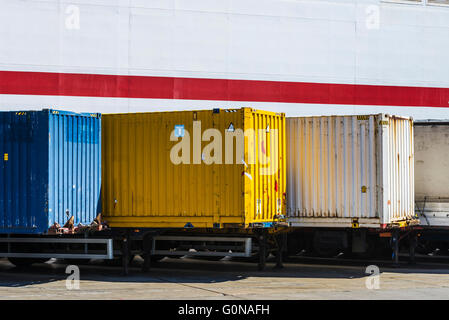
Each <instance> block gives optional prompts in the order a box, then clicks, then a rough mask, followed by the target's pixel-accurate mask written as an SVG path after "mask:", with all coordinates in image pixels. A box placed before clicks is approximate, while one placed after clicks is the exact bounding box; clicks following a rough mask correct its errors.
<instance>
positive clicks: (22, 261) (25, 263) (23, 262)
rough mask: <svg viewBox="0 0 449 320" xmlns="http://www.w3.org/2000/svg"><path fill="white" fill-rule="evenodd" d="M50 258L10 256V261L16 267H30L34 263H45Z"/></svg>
mask: <svg viewBox="0 0 449 320" xmlns="http://www.w3.org/2000/svg"><path fill="white" fill-rule="evenodd" d="M48 260H50V259H47V258H8V261H9V262H11V263H12V264H13V265H15V266H16V267H29V266H31V265H32V264H33V263H44V262H47V261H48Z"/></svg>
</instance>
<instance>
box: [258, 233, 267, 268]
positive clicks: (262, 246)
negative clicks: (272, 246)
mask: <svg viewBox="0 0 449 320" xmlns="http://www.w3.org/2000/svg"><path fill="white" fill-rule="evenodd" d="M258 237H259V239H258V240H259V264H258V269H259V271H263V270H264V269H265V265H266V260H267V232H266V230H262V231H261V232H260V233H259V234H258Z"/></svg>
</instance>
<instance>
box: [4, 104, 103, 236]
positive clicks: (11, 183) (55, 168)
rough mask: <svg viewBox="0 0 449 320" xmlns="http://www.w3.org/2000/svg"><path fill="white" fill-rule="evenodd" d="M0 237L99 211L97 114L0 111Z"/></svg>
mask: <svg viewBox="0 0 449 320" xmlns="http://www.w3.org/2000/svg"><path fill="white" fill-rule="evenodd" d="M0 137H1V138H0V153H1V154H3V157H2V159H1V160H2V163H1V165H0V233H18V234H20V233H32V234H38V233H46V232H47V231H48V228H49V227H50V226H51V225H53V223H55V222H57V223H59V224H60V225H63V224H64V223H65V222H66V221H67V220H68V217H67V213H68V214H69V216H72V215H73V216H74V223H75V225H78V224H79V223H82V224H89V223H90V222H92V220H93V219H94V218H95V217H96V215H97V214H98V213H99V212H100V187H101V174H100V172H101V159H100V156H101V116H100V115H98V114H77V113H71V112H64V111H57V110H42V111H18V112H0Z"/></svg>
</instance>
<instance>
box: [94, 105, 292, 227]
mask: <svg viewBox="0 0 449 320" xmlns="http://www.w3.org/2000/svg"><path fill="white" fill-rule="evenodd" d="M211 129H216V130H211ZM251 132H252V133H251ZM250 133H251V134H250ZM244 135H247V136H246V137H244ZM240 138H242V140H241V139H240ZM243 138H244V139H243ZM239 141H244V143H239ZM228 146H231V147H230V148H228ZM212 149H213V150H212ZM284 155H285V115H284V114H276V113H272V112H263V111H256V110H252V109H250V108H243V109H229V110H218V109H215V110H202V111H181V112H157V113H136V114H110V115H103V190H102V192H103V193H102V195H103V197H102V198H103V209H104V210H103V215H104V217H105V219H106V220H107V221H108V222H109V224H110V226H112V227H148V228H151V227H173V228H184V227H190V228H191V227H194V228H212V227H214V228H223V227H238V228H241V227H251V226H271V225H272V224H273V222H275V221H277V220H278V218H280V217H278V216H280V215H283V214H285V203H284V197H285V188H286V181H285V174H286V171H285V156H284ZM242 160H243V161H242Z"/></svg>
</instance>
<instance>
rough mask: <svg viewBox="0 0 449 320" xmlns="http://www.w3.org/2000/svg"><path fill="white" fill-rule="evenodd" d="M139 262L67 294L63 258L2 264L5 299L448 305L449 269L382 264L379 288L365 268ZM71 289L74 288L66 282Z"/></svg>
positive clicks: (83, 275)
mask: <svg viewBox="0 0 449 320" xmlns="http://www.w3.org/2000/svg"><path fill="white" fill-rule="evenodd" d="M141 263H142V260H141V259H140V257H138V258H136V259H135V261H134V262H133V267H132V268H131V274H130V275H129V276H127V277H124V276H122V275H120V271H121V269H120V268H119V267H112V266H104V265H103V264H101V261H93V262H91V263H89V264H88V265H81V266H80V282H79V289H73V290H68V289H67V287H66V278H67V276H68V274H66V273H65V271H66V267H67V265H66V264H64V263H62V262H61V261H58V260H52V261H49V262H47V263H42V264H36V265H33V266H32V267H30V268H27V269H18V268H15V267H14V266H13V265H12V264H10V263H9V262H8V261H7V260H6V259H0V299H45V300H49V299H64V300H67V299H193V300H201V299H243V300H245V299H256V300H257V299H301V300H303V299H349V300H354V299H387V300H391V299H448V298H449V265H447V264H418V265H416V266H409V265H407V264H404V266H403V267H401V268H398V269H397V268H391V267H388V265H386V266H382V265H380V266H379V267H380V276H379V278H378V279H379V287H380V288H379V289H368V288H367V279H368V287H370V288H372V287H374V286H375V281H374V280H375V279H373V278H368V276H367V274H366V273H365V271H366V265H365V264H364V263H360V262H359V263H358V264H357V263H356V264H355V265H354V264H348V263H347V262H332V263H323V262H320V263H319V264H317V263H316V262H310V261H303V260H301V259H298V260H297V261H296V260H295V259H292V261H290V262H288V263H286V264H285V267H284V268H283V269H281V270H276V269H273V266H274V264H273V263H268V265H267V269H266V271H264V272H258V271H257V267H256V265H255V264H253V263H248V262H235V261H203V260H199V259H191V258H182V259H172V258H165V259H164V260H162V261H161V262H159V263H158V265H157V266H155V267H153V268H152V269H151V271H150V272H149V273H146V274H143V273H142V272H141V270H140V265H141ZM69 284H73V282H70V281H69Z"/></svg>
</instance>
